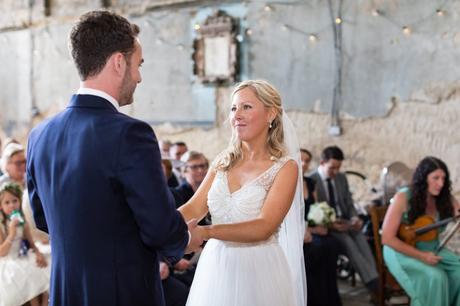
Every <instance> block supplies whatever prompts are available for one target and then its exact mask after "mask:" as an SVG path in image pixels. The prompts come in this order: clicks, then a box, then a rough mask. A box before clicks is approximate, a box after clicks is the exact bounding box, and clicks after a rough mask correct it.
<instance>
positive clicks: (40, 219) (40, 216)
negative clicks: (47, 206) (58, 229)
mask: <svg viewBox="0 0 460 306" xmlns="http://www.w3.org/2000/svg"><path fill="white" fill-rule="evenodd" d="M31 139H32V135H31V136H30V137H29V143H28V145H27V157H28V158H27V165H26V182H27V191H28V193H29V194H28V196H29V201H30V208H31V209H32V212H33V217H34V220H35V225H36V227H37V228H38V229H39V230H41V231H44V232H45V233H48V224H47V223H46V218H45V213H44V211H43V205H42V201H41V199H40V197H39V195H38V192H37V188H36V185H35V175H34V169H33V160H34V159H33V157H34V155H33V153H32V149H33V144H32V141H31ZM24 196H27V195H24Z"/></svg>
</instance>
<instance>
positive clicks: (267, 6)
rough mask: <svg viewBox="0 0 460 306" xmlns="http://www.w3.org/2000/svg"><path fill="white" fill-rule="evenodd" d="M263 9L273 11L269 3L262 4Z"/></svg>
mask: <svg viewBox="0 0 460 306" xmlns="http://www.w3.org/2000/svg"><path fill="white" fill-rule="evenodd" d="M264 11H266V12H271V11H273V8H272V7H271V6H270V5H268V4H267V5H265V6H264Z"/></svg>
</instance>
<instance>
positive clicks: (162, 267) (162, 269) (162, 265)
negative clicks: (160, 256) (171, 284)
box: [160, 261, 169, 280]
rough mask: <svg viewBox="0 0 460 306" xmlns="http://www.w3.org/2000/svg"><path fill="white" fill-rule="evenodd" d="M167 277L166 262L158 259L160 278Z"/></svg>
mask: <svg viewBox="0 0 460 306" xmlns="http://www.w3.org/2000/svg"><path fill="white" fill-rule="evenodd" d="M168 277H169V267H168V265H167V264H166V263H164V262H162V261H160V278H161V280H165V279H167V278H168Z"/></svg>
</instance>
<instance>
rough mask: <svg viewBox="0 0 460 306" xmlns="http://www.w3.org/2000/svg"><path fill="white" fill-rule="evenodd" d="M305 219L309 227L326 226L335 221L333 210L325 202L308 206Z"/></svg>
mask: <svg viewBox="0 0 460 306" xmlns="http://www.w3.org/2000/svg"><path fill="white" fill-rule="evenodd" d="M307 219H308V225H310V226H316V225H325V226H328V225H330V224H332V223H333V222H334V221H335V220H336V215H335V210H334V209H333V208H332V207H330V206H329V205H328V204H327V203H326V202H320V203H315V204H312V205H311V206H310V211H309V212H308V216H307Z"/></svg>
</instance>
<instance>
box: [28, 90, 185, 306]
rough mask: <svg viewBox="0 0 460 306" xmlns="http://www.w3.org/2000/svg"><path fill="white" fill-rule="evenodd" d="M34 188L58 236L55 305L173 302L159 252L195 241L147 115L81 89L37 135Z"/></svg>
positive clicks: (174, 253) (47, 226) (31, 157)
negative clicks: (164, 290)
mask: <svg viewBox="0 0 460 306" xmlns="http://www.w3.org/2000/svg"><path fill="white" fill-rule="evenodd" d="M27 155H28V161H27V186H28V191H29V197H30V203H31V206H32V209H33V214H34V219H35V221H36V223H37V227H38V228H39V229H41V230H43V231H45V232H48V233H49V234H50V239H51V247H52V266H51V286H50V301H51V305H55V306H63V305H78V306H89V305H91V306H115V305H123V306H124V305H126V306H128V305H129V306H131V305H136V306H137V305H146V306H147V305H149V306H153V305H164V299H163V293H162V288H161V281H160V276H159V265H158V254H157V253H161V256H162V257H165V258H167V259H169V261H171V262H175V261H177V260H179V259H180V258H182V256H183V251H184V249H185V247H186V245H187V242H188V232H187V225H186V224H185V222H184V220H183V218H182V216H181V215H180V213H179V212H178V211H177V210H176V208H175V203H174V198H173V197H172V195H171V193H170V191H169V189H168V187H167V185H166V179H165V177H164V175H163V171H162V168H161V157H160V151H159V149H158V144H157V140H156V137H155V135H154V133H153V130H152V129H151V127H150V126H149V125H148V124H146V123H145V122H142V121H139V120H136V119H133V118H131V117H129V116H126V115H124V114H122V113H119V112H118V111H117V110H116V109H115V107H114V106H113V105H112V104H111V103H110V102H109V101H107V100H105V99H103V98H100V97H97V96H93V95H75V96H73V97H72V100H71V102H70V105H69V106H68V108H67V109H65V110H64V111H63V112H61V113H60V114H58V115H57V116H55V117H53V118H52V119H50V120H48V121H45V122H43V123H42V124H40V125H39V126H37V127H36V128H35V129H33V131H32V132H31V134H30V136H29V144H28V154H27Z"/></svg>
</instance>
